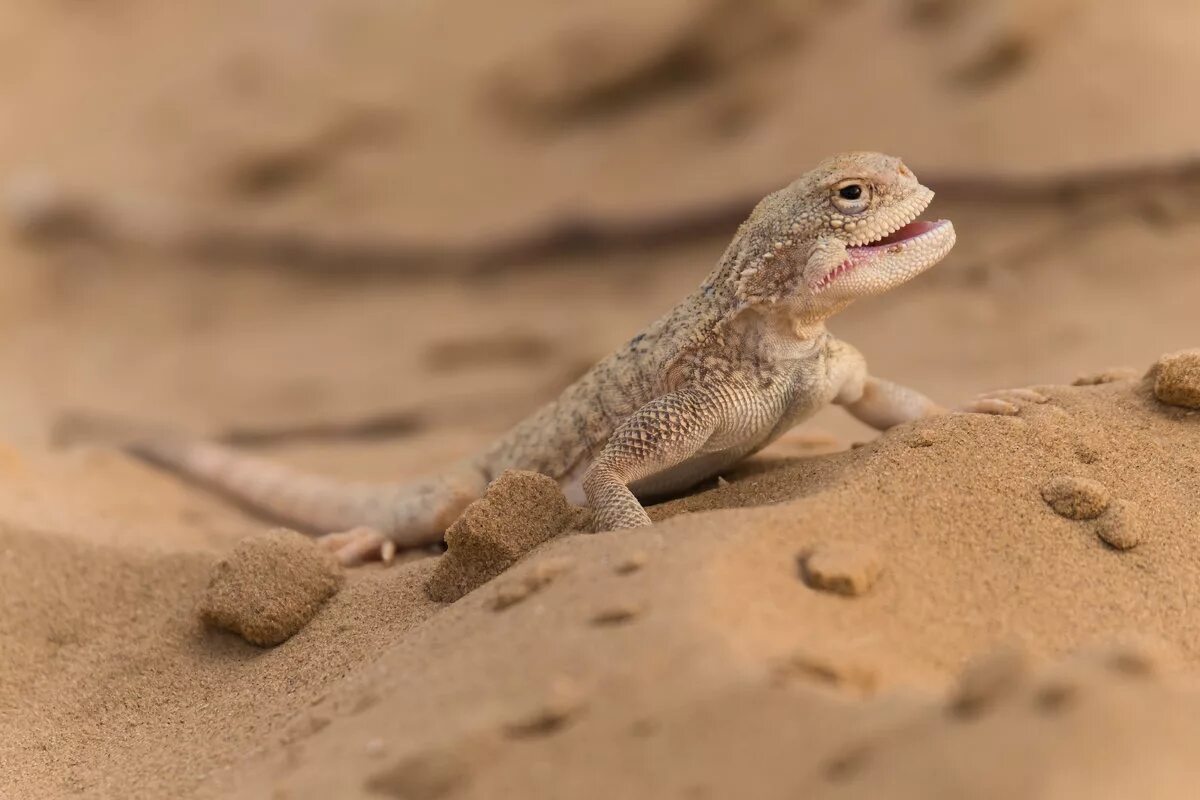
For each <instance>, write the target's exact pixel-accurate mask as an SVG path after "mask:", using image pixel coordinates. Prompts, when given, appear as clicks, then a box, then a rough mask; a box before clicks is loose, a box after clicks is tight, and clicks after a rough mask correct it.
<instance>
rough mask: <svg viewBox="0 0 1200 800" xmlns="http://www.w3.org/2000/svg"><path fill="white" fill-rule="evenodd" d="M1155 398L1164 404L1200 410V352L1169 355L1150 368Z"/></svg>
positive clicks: (1184, 351)
mask: <svg viewBox="0 0 1200 800" xmlns="http://www.w3.org/2000/svg"><path fill="white" fill-rule="evenodd" d="M1150 375H1152V376H1153V378H1154V396H1155V397H1157V398H1158V399H1159V400H1161V401H1162V402H1164V403H1167V404H1168V405H1173V406H1182V407H1183V408H1195V409H1200V350H1182V351H1180V352H1178V353H1168V354H1167V355H1165V356H1163V357H1162V358H1160V359H1159V360H1158V363H1156V364H1155V365H1154V366H1153V367H1151V368H1150Z"/></svg>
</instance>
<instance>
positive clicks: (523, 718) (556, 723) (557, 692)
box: [504, 678, 587, 739]
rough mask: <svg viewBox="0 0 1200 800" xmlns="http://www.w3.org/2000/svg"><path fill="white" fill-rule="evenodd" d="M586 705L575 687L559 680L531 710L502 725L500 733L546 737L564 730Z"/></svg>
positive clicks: (526, 736) (584, 699) (566, 681)
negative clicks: (502, 728) (502, 729)
mask: <svg viewBox="0 0 1200 800" xmlns="http://www.w3.org/2000/svg"><path fill="white" fill-rule="evenodd" d="M586 705H587V701H586V697H585V696H584V693H583V691H582V690H581V689H580V688H579V686H577V685H576V684H575V683H574V682H573V681H570V680H567V679H565V678H559V679H557V680H555V681H554V682H553V684H552V685H551V687H550V691H549V692H548V693H547V695H546V697H545V698H543V699H542V701H541V702H540V703H539V704H538V705H537V706H536V707H535V708H534V709H532V710H531V711H529V712H527V713H525V714H521V715H519V716H517V717H516V718H514V719H512V720H510V721H509V722H508V723H506V724H505V725H504V733H505V734H506V735H507V736H510V737H512V738H515V739H525V738H530V737H536V736H548V735H550V734H552V733H556V732H558V731H559V730H561V729H562V728H564V727H565V726H566V725H567V723H568V722H570V721H571V720H572V719H573V718H575V717H576V716H578V715H579V714H580V713H581V712H582V711H583V709H584V708H585V707H586Z"/></svg>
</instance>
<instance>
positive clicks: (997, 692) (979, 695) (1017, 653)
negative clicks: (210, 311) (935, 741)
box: [950, 647, 1030, 717]
mask: <svg viewBox="0 0 1200 800" xmlns="http://www.w3.org/2000/svg"><path fill="white" fill-rule="evenodd" d="M1029 671H1030V663H1029V655H1028V654H1027V653H1026V652H1025V651H1024V650H1022V649H1020V648H1018V647H1002V648H1000V649H997V650H994V651H991V652H989V653H985V654H984V655H982V656H979V657H977V658H975V659H973V660H972V661H971V662H970V663H969V664H967V666H966V668H965V669H963V671H962V674H961V675H960V676H959V679H958V686H957V687H956V689H955V691H954V694H953V695H952V696H951V698H950V710H951V711H952V712H953V713H954V714H957V715H958V716H961V717H973V716H976V715H978V714H981V713H983V712H984V711H985V710H987V709H988V708H990V707H992V706H993V705H995V704H996V703H998V702H999V701H1001V700H1003V699H1004V698H1005V697H1007V696H1008V695H1011V694H1012V693H1014V692H1015V691H1017V689H1019V688H1020V687H1021V686H1022V685H1023V684H1024V683H1025V681H1026V680H1027V678H1028V675H1029Z"/></svg>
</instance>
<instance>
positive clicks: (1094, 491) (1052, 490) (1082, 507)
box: [1042, 475, 1108, 519]
mask: <svg viewBox="0 0 1200 800" xmlns="http://www.w3.org/2000/svg"><path fill="white" fill-rule="evenodd" d="M1042 499H1043V500H1045V501H1046V502H1047V503H1048V504H1049V505H1050V507H1051V508H1053V509H1054V511H1055V512H1056V513H1057V514H1059V516H1063V517H1066V518H1067V519H1095V518H1096V517H1098V516H1100V515H1101V514H1103V513H1104V509H1106V508H1108V489H1107V488H1105V486H1104V484H1102V483H1100V482H1098V481H1094V480H1092V479H1091V478H1080V477H1077V476H1072V475H1060V476H1058V477H1057V478H1052V479H1051V480H1050V482H1049V483H1047V484H1046V485H1045V486H1043V487H1042Z"/></svg>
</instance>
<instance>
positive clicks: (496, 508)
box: [425, 470, 576, 603]
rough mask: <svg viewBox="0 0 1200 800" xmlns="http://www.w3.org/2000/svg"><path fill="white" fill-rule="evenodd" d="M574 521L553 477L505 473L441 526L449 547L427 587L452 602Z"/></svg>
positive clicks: (438, 597)
mask: <svg viewBox="0 0 1200 800" xmlns="http://www.w3.org/2000/svg"><path fill="white" fill-rule="evenodd" d="M575 521H576V514H575V510H574V508H573V507H572V506H571V505H570V504H569V503H568V502H567V499H566V498H565V497H564V496H563V493H562V490H561V489H559V487H558V484H557V483H556V482H555V481H554V479H552V478H548V477H546V476H545V475H539V474H538V473H536V472H524V471H520V470H509V471H507V472H504V473H503V474H502V475H500V477H499V478H497V479H496V480H494V481H492V484H491V485H490V486H489V487H488V488H487V493H486V494H485V495H484V496H483V497H482V498H480V499H479V500H476V501H475V502H474V503H471V505H469V506H467V508H466V510H465V511H463V513H462V516H460V517H459V518H458V519H457V520H456V521H455V522H454V524H453V525H451V526H450V529H449V530H447V531H446V546H447V548H448V549H447V550H446V553H445V554H444V555H443V556H442V557H441V560H440V561H439V562H438V565H437V568H436V569H435V570H434V572H433V575H431V576H430V578H429V582H428V583H427V584H426V586H425V588H426V591H427V592H428V594H429V596H430V598H432V599H434V600H437V601H439V602H443V603H451V602H454V601H455V600H457V599H459V598H460V597H462V596H463V595H465V594H467V593H468V592H471V591H473V590H474V589H477V588H478V587H480V586H482V585H483V584H485V583H487V582H488V581H490V580H491V579H492V578H495V577H496V576H497V575H499V574H500V573H502V572H504V571H505V570H506V569H508V568H509V567H511V566H512V565H513V564H515V563H517V561H518V560H519V559H520V558H521V557H522V556H524V555H525V554H526V553H528V552H530V551H531V550H533V549H534V548H536V547H537V546H538V545H541V544H544V543H545V542H548V541H549V540H551V539H553V538H554V537H556V536H558V535H559V534H561V533H563V531H565V530H567V529H568V528H570V527H572V526H573V524H574V523H575ZM527 593H528V592H527Z"/></svg>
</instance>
